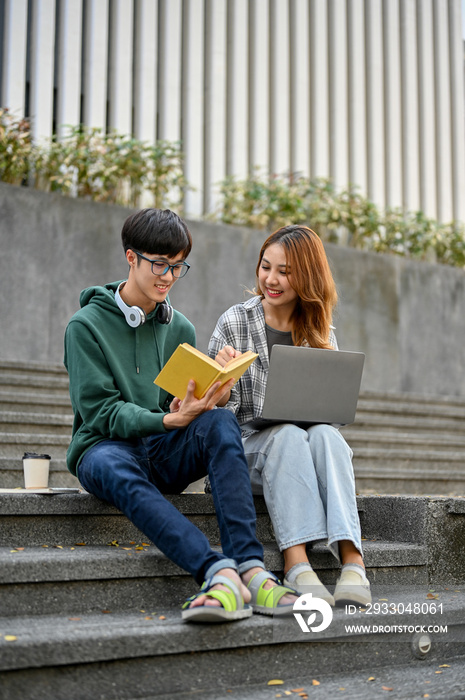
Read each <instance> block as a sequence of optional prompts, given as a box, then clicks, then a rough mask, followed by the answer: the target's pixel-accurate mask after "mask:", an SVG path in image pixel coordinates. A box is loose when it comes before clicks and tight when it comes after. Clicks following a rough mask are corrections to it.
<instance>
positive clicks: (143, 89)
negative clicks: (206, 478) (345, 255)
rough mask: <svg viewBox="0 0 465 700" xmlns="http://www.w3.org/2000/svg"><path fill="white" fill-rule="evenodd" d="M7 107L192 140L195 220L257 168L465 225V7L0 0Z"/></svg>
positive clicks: (187, 143) (402, 0) (57, 121)
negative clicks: (323, 180) (225, 186)
mask: <svg viewBox="0 0 465 700" xmlns="http://www.w3.org/2000/svg"><path fill="white" fill-rule="evenodd" d="M0 106H1V107H8V108H9V109H10V110H12V111H13V112H14V113H15V114H16V115H18V116H27V117H30V118H31V119H32V129H33V133H34V137H35V139H36V140H38V141H40V140H41V139H43V138H49V137H50V136H51V135H52V133H53V132H54V131H55V132H57V133H58V135H59V137H61V136H62V135H63V134H64V133H65V131H66V129H65V128H64V125H77V124H80V123H82V124H85V125H86V126H88V127H97V128H101V129H102V130H107V129H115V130H116V131H118V132H119V133H122V134H133V135H134V136H135V137H136V138H138V139H140V140H143V141H149V142H154V141H155V140H157V139H167V140H169V141H178V140H181V141H182V149H183V151H184V153H185V176H186V178H187V180H188V181H189V182H190V183H191V184H192V185H193V186H194V188H195V189H194V190H189V191H188V192H187V193H186V200H185V210H186V212H187V214H188V216H191V217H193V218H194V217H199V216H201V215H202V214H204V213H205V212H211V211H213V210H215V208H216V206H217V204H218V188H219V183H220V182H221V181H222V180H224V178H225V177H226V176H228V175H234V176H236V177H239V178H241V179H242V178H245V177H246V176H247V175H248V173H249V172H251V171H252V170H253V168H256V167H258V168H261V169H262V170H263V172H264V173H271V174H276V173H278V174H284V173H289V172H291V173H300V174H303V175H305V176H307V177H311V178H315V177H331V178H333V180H334V182H335V183H336V185H337V187H338V188H346V187H347V186H348V185H349V184H351V185H356V186H358V187H359V188H360V191H361V192H362V193H363V194H365V195H367V196H368V197H369V198H370V199H371V200H373V201H374V202H375V203H376V204H377V205H378V206H379V207H381V208H384V207H405V208H406V209H409V210H415V211H416V210H419V209H421V210H422V211H424V212H425V213H426V214H427V215H428V216H429V217H433V218H437V219H439V220H440V221H442V222H449V221H450V220H452V219H457V220H465V198H464V197H463V194H462V193H463V191H464V187H465V129H464V79H463V50H462V36H461V4H460V0H118V1H117V0H111V1H110V0H29V1H28V0H0Z"/></svg>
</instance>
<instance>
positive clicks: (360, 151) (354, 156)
mask: <svg viewBox="0 0 465 700" xmlns="http://www.w3.org/2000/svg"><path fill="white" fill-rule="evenodd" d="M363 8H364V0H348V2H347V36H348V92H349V95H348V110H349V182H350V184H351V185H355V186H356V187H358V188H359V191H360V193H362V194H365V192H366V187H367V148H366V94H365V18H364V9H363Z"/></svg>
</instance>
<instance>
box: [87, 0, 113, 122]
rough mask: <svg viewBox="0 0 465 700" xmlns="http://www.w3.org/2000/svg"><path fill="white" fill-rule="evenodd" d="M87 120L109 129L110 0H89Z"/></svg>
mask: <svg viewBox="0 0 465 700" xmlns="http://www.w3.org/2000/svg"><path fill="white" fill-rule="evenodd" d="M85 10H86V12H85V53H84V124H86V126H90V127H95V128H99V129H105V127H106V113H107V67H108V0H86V3H85Z"/></svg>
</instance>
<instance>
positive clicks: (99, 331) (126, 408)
mask: <svg viewBox="0 0 465 700" xmlns="http://www.w3.org/2000/svg"><path fill="white" fill-rule="evenodd" d="M119 284H121V282H112V283H110V284H107V285H105V286H104V287H89V288H88V289H84V290H83V291H82V292H81V296H80V303H81V309H80V310H79V311H77V312H76V313H75V314H74V316H73V317H72V318H71V320H70V322H69V324H68V327H67V329H66V332H65V358H64V363H65V367H66V369H67V371H68V374H69V392H70V396H71V404H72V407H73V411H74V424H73V432H72V438H71V444H70V446H69V448H68V452H67V465H68V469H69V470H70V472H71V473H72V474H75V475H77V468H78V465H79V462H80V460H81V459H82V457H83V455H84V454H85V452H86V451H87V450H88V449H89V448H90V447H92V446H93V445H95V444H96V443H97V442H100V441H101V440H105V439H107V438H119V439H131V438H138V437H145V436H147V435H152V434H153V433H164V432H166V431H165V428H164V426H163V416H164V415H165V413H166V412H167V411H169V403H170V400H171V398H172V397H170V396H169V395H168V394H167V393H166V391H164V390H163V389H160V388H159V387H158V386H156V385H155V384H154V383H153V380H154V379H155V377H156V376H157V374H158V373H159V371H160V370H161V368H162V367H163V366H164V365H165V364H166V362H167V361H168V359H169V358H170V357H171V355H172V353H173V352H174V351H175V349H176V348H177V346H178V345H179V343H190V344H191V345H194V346H195V329H194V326H193V325H192V324H191V323H190V321H188V320H187V318H186V317H185V316H183V315H182V314H181V313H179V312H178V311H174V314H173V320H172V322H171V323H170V324H161V323H159V321H157V320H156V310H155V311H152V312H151V313H150V314H148V316H147V321H146V322H145V323H144V324H143V325H141V326H139V327H138V328H131V327H130V326H129V325H128V324H127V323H126V319H125V317H124V315H123V313H122V311H121V310H120V309H119V308H118V306H117V304H116V301H115V290H116V289H117V287H118V285H119Z"/></svg>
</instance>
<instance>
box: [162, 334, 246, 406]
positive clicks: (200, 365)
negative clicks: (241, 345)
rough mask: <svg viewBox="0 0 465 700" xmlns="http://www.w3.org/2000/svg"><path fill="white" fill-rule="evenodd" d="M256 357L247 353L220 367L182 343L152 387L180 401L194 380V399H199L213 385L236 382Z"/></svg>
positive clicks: (198, 351)
mask: <svg viewBox="0 0 465 700" xmlns="http://www.w3.org/2000/svg"><path fill="white" fill-rule="evenodd" d="M256 357H258V355H257V354H256V353H253V352H250V351H249V352H247V353H244V354H243V355H240V356H239V357H237V358H233V360H232V361H231V362H228V363H227V365H226V366H225V367H221V365H220V364H219V363H218V362H216V361H215V360H212V359H211V357H208V355H205V354H204V353H203V352H201V351H200V350H197V348H193V347H192V346H191V345H189V344H188V343H182V344H181V345H179V346H178V347H177V348H176V350H175V351H174V353H173V354H172V355H171V357H170V359H169V360H168V362H167V363H166V365H165V366H164V367H163V369H162V370H161V372H160V373H159V375H158V376H157V377H156V379H155V380H154V383H155V384H156V385H157V386H159V387H161V388H162V389H164V390H165V391H167V392H168V393H169V394H171V395H172V396H177V397H178V398H180V399H183V398H184V397H185V395H186V393H187V384H188V382H189V380H190V379H193V380H194V381H195V392H194V395H195V397H196V398H198V399H200V398H202V396H203V395H204V394H205V392H206V391H208V389H209V388H210V387H211V386H212V384H214V383H215V382H216V381H221V383H222V384H224V383H225V382H227V381H228V380H229V379H231V378H233V377H234V379H236V380H237V379H239V378H240V377H241V376H242V375H243V373H244V372H245V370H246V369H247V367H249V365H250V364H251V363H252V362H253V361H254V360H255V358H256ZM231 363H233V364H231Z"/></svg>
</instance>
